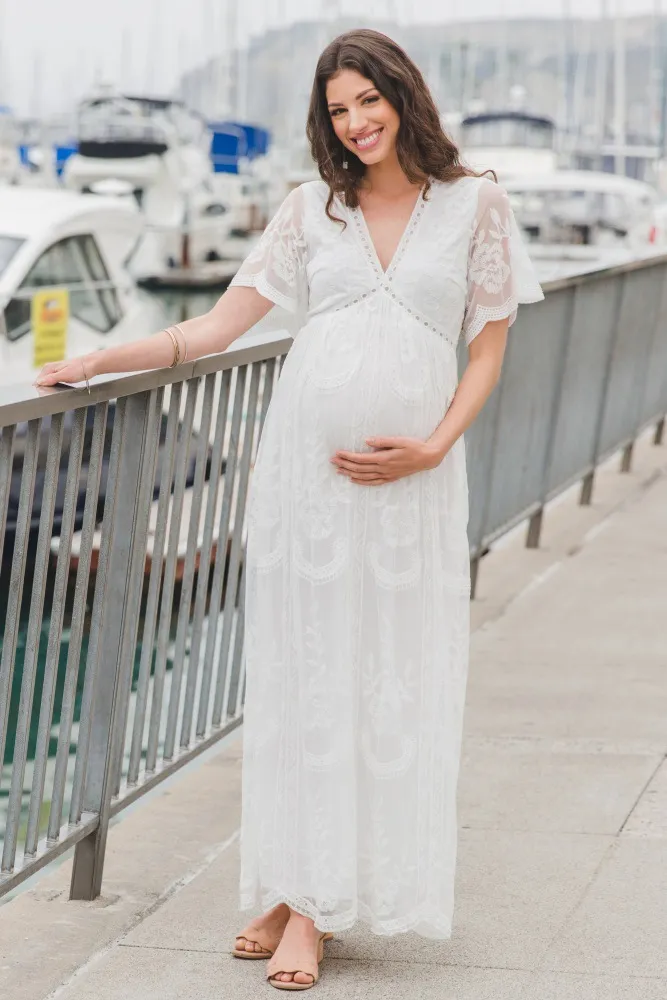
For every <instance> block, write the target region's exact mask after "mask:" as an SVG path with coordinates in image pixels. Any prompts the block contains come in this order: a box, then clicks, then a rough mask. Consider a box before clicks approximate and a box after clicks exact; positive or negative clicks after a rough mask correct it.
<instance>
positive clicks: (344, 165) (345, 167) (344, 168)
mask: <svg viewBox="0 0 667 1000" xmlns="http://www.w3.org/2000/svg"><path fill="white" fill-rule="evenodd" d="M343 170H347V160H343Z"/></svg>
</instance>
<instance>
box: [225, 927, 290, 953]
mask: <svg viewBox="0 0 667 1000" xmlns="http://www.w3.org/2000/svg"><path fill="white" fill-rule="evenodd" d="M239 941H249V942H250V944H258V945H259V947H260V948H261V951H247V950H246V949H245V948H239V947H238V942H239ZM279 944H280V940H278V941H276V939H275V936H273V935H270V934H267V933H266V931H263V930H261V929H260V928H259V927H253V926H252V924H249V925H248V926H247V927H246V929H245V930H243V931H241V933H240V934H237V935H236V941H235V942H234V950H233V951H232V955H233V956H234V958H250V959H255V958H271V956H272V955H273V953H274V951H275V950H276V948H277V947H278V945H279Z"/></svg>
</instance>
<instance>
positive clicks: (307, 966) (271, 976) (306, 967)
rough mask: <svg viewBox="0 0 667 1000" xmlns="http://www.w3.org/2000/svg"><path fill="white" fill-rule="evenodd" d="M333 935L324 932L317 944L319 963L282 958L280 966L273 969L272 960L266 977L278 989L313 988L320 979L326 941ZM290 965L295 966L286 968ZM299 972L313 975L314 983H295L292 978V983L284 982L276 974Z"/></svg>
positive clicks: (294, 973)
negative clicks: (298, 961) (293, 961)
mask: <svg viewBox="0 0 667 1000" xmlns="http://www.w3.org/2000/svg"><path fill="white" fill-rule="evenodd" d="M332 937H333V934H322V935H320V940H319V941H318V944H317V964H312V965H311V963H309V962H300V963H299V964H298V965H297V963H292V962H289V961H287V962H284V961H283V960H282V959H281V960H280V968H278V969H272V968H271V965H273V962H272V963H271V964H270V965H269V968H268V975H267V977H266V978H267V979H268V981H269V983H270V984H271V986H274V987H275V988H276V989H277V990H309V989H312V987H313V986H314V985H315V983H316V982H317V980H318V979H319V964H320V962H321V961H322V959H323V957H324V942H325V941H328V940H330V939H331V938H332ZM274 961H275V959H274ZM290 965H295V968H285V966H290ZM297 972H302V973H303V974H304V975H306V976H312V978H313V981H312V983H295V982H294V980H292V982H291V983H284V982H282V980H279V979H276V978H275V977H276V976H281V975H283V974H284V973H288V974H290V975H296V974H297Z"/></svg>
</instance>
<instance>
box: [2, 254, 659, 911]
mask: <svg viewBox="0 0 667 1000" xmlns="http://www.w3.org/2000/svg"><path fill="white" fill-rule="evenodd" d="M666 278H667V255H664V256H660V257H654V258H651V259H648V260H643V261H637V262H633V263H632V264H627V265H625V266H619V267H614V268H609V269H607V270H604V271H599V272H595V273H590V274H586V275H581V276H578V277H576V278H570V279H567V280H562V281H557V282H551V283H549V284H548V285H546V286H545V290H546V292H547V297H546V301H545V302H544V303H540V304H537V305H534V306H528V307H524V308H523V309H522V310H520V313H519V318H518V320H517V323H516V324H515V326H514V327H513V329H512V331H511V335H510V341H509V347H508V353H507V357H506V362H505V366H504V369H503V376H502V379H501V382H500V384H499V386H498V387H497V389H496V390H495V392H494V394H493V396H492V398H491V399H490V400H489V402H488V404H487V406H486V408H485V410H484V411H483V413H482V415H481V416H480V418H479V419H478V420H477V421H476V423H475V425H474V426H473V428H471V430H470V432H469V434H468V435H467V452H468V469H469V481H470V497H471V516H470V549H471V563H472V570H473V582H474V581H475V580H476V577H477V569H478V566H479V562H480V559H481V557H482V555H483V553H484V551H485V549H486V548H487V547H488V545H489V544H491V543H492V541H493V540H494V539H495V538H497V537H498V536H499V535H501V534H502V533H503V532H505V531H506V530H508V529H509V528H510V527H512V526H514V525H516V524H517V523H519V522H520V521H522V520H524V519H526V518H527V519H528V524H529V527H528V537H527V544H528V545H531V546H536V545H538V544H539V536H540V527H541V523H542V517H543V512H544V507H545V504H546V503H547V501H548V500H549V499H550V498H551V497H553V496H555V495H556V494H557V493H559V492H561V491H562V490H563V489H565V488H566V487H568V486H569V485H571V484H573V483H575V482H576V481H578V480H579V481H581V482H582V491H581V501H582V503H590V502H591V499H592V490H593V482H594V474H595V469H596V467H597V465H598V464H599V463H600V462H601V461H602V460H603V459H605V458H606V457H607V456H608V455H610V454H611V453H612V452H614V451H615V450H617V449H623V459H622V469H624V470H626V471H627V470H628V469H629V468H630V462H631V456H632V445H633V442H634V440H635V439H636V437H637V435H638V434H639V433H641V432H642V430H643V429H644V428H646V427H647V426H648V425H650V424H651V423H655V426H656V431H655V442H656V443H660V441H661V439H662V434H663V429H664V420H665V413H666V411H667V322H666V320H665V317H666V316H667V281H666ZM290 343H291V341H290V340H289V339H288V338H285V339H274V340H272V341H271V340H267V341H266V342H264V343H261V344H255V345H254V346H249V347H246V346H243V343H242V342H241V343H240V344H239V345H238V347H237V348H236V349H235V350H230V351H228V352H226V353H225V354H223V355H216V356H211V357H208V358H202V359H200V360H199V361H196V362H193V363H189V364H187V365H182V366H181V367H180V368H177V369H173V370H172V369H163V370H159V371H155V372H144V373H140V374H135V375H131V376H126V377H123V378H114V379H107V380H106V381H104V382H102V383H100V384H96V385H94V386H93V388H92V393H91V394H90V395H88V394H87V393H86V392H85V390H83V391H82V390H69V389H67V390H66V389H63V390H59V391H56V392H53V393H50V394H48V395H43V396H41V397H39V398H35V393H34V390H32V389H31V388H30V389H28V388H27V387H22V388H21V387H19V388H14V389H7V390H2V394H1V396H0V426H1V427H2V428H3V430H2V437H1V439H0V544H2V542H4V547H5V555H4V558H3V561H2V571H1V573H0V582H1V585H0V598H2V600H3V601H4V602H5V604H6V608H5V611H4V635H3V645H2V656H1V659H0V760H1V759H2V758H3V755H4V754H5V749H7V751H8V752H7V754H6V759H5V768H4V773H5V778H6V780H5V783H4V786H0V794H2V795H4V796H5V802H3V801H0V805H5V809H4V811H5V816H6V829H5V835H4V844H3V850H2V863H1V873H0V895H1V894H3V893H6V892H7V891H9V890H10V889H12V888H13V887H15V886H16V885H18V884H19V883H21V882H22V881H23V880H24V879H26V878H27V877H29V876H30V875H31V874H33V873H34V872H35V871H37V870H38V869H39V868H40V867H42V866H43V865H45V864H46V863H48V862H49V861H51V860H52V859H53V858H55V857H57V856H58V855H60V854H62V853H63V852H64V851H66V850H68V849H69V848H71V847H73V846H76V850H75V860H74V868H73V875H72V885H71V894H72V897H73V898H86V899H90V898H94V897H95V896H96V895H97V894H98V893H99V891H100V887H101V881H102V870H103V864H104V852H105V842H106V836H107V829H108V824H109V820H110V818H111V817H112V816H113V815H115V814H116V813H118V812H120V811H121V810H122V809H123V808H124V807H125V806H126V805H128V804H129V803H131V802H133V801H134V800H136V799H137V798H138V797H140V796H141V795H143V794H144V793H145V792H147V791H148V790H149V789H150V788H152V787H154V786H155V785H156V784H158V783H159V782H160V781H162V780H163V779H164V778H165V777H167V776H168V775H170V774H172V773H173V772H174V771H175V770H177V769H178V768H180V767H182V766H183V765H184V764H185V763H187V762H188V761H190V760H192V759H193V757H195V756H196V755H198V754H200V753H202V752H203V751H204V750H206V749H208V748H209V747H210V746H212V745H213V744H214V743H215V742H216V741H218V740H219V739H221V738H222V737H223V736H224V735H225V734H226V733H228V732H230V731H231V730H232V729H233V728H234V727H236V726H238V725H239V723H240V722H241V718H242V703H243V694H244V670H243V593H244V559H243V554H244V544H245V542H244V538H245V527H244V519H245V503H246V495H247V489H248V484H249V477H250V475H251V469H252V465H253V461H254V456H255V454H256V447H257V442H258V437H259V432H260V429H261V426H262V423H263V420H264V417H265V414H266V410H267V407H268V404H269V401H270V398H271V393H272V390H273V387H274V384H275V381H276V378H277V376H278V372H279V368H280V364H281V360H282V358H283V357H284V355H285V354H286V352H287V350H288V349H289V345H290ZM463 363H464V361H463V358H462V364H463ZM98 525H99V526H100V527H99V530H98ZM2 620H3V619H2V616H0V622H1V621H2ZM10 709H11V712H10ZM10 718H11V719H12V720H13V721H12V731H11V732H8V722H9V720H10ZM49 751H51V752H49ZM7 786H8V791H7V792H6V793H5V788H6V787H7ZM0 828H1V825H0ZM20 848H22V853H21V854H20V857H19V853H20Z"/></svg>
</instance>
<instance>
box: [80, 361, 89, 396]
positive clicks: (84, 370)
mask: <svg viewBox="0 0 667 1000" xmlns="http://www.w3.org/2000/svg"><path fill="white" fill-rule="evenodd" d="M79 361H80V362H81V371H82V372H83V377H84V379H85V380H86V388H87V389H88V395H89V396H90V382H89V381H88V376H87V375H86V369H85V368H84V367H83V358H79Z"/></svg>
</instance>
